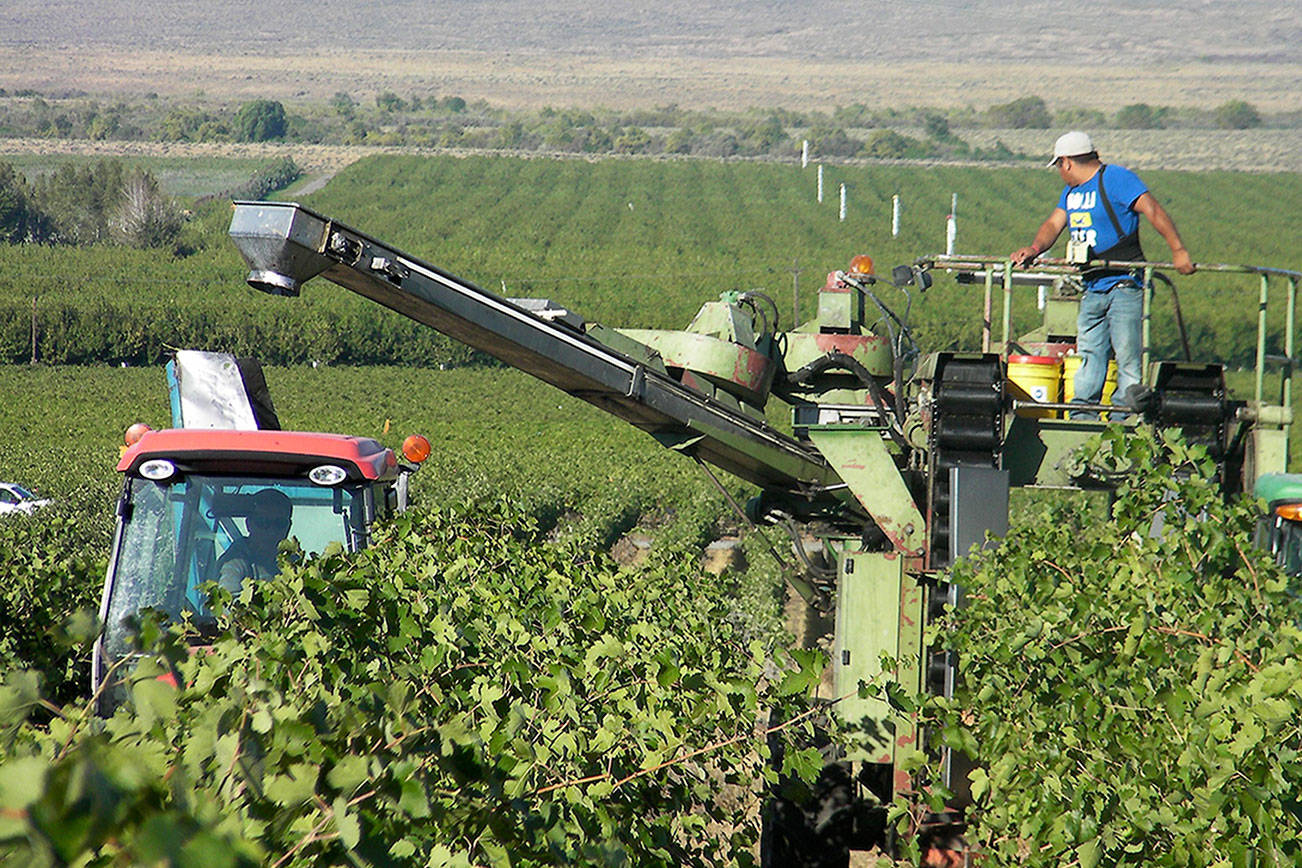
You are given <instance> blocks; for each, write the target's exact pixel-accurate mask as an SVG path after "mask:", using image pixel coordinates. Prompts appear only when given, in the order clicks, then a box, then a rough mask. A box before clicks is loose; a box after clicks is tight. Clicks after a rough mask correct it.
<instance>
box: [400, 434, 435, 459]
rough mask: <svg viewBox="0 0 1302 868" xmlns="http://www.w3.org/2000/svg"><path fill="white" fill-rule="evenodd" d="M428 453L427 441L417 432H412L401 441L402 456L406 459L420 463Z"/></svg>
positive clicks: (427, 456)
mask: <svg viewBox="0 0 1302 868" xmlns="http://www.w3.org/2000/svg"><path fill="white" fill-rule="evenodd" d="M429 453H430V446H429V441H428V440H426V439H425V438H424V437H422V436H421V435H419V434H412V435H411V436H410V437H408V438H407V439H406V440H404V441H402V457H404V458H406V459H407V460H408V461H411V462H414V463H416V464H420V463H421V462H422V461H424V460H425V459H426V458H429Z"/></svg>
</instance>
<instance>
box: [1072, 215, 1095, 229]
mask: <svg viewBox="0 0 1302 868" xmlns="http://www.w3.org/2000/svg"><path fill="white" fill-rule="evenodd" d="M1093 225H1094V218H1093V215H1091V214H1090V212H1088V211H1074V212H1072V215H1071V228H1072V229H1088V228H1089V227H1091V226H1093Z"/></svg>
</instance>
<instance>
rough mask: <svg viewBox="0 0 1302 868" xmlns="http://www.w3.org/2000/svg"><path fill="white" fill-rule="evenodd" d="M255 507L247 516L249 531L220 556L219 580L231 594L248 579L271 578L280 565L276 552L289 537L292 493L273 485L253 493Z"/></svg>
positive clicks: (252, 504)
mask: <svg viewBox="0 0 1302 868" xmlns="http://www.w3.org/2000/svg"><path fill="white" fill-rule="evenodd" d="M251 506H252V508H251V509H250V510H249V514H248V516H247V517H246V518H245V519H244V526H245V528H247V531H248V534H247V535H246V536H244V537H243V538H241V539H237V540H235V541H234V542H232V543H231V545H230V547H229V548H227V549H226V551H224V552H222V556H221V557H220V558H218V559H217V569H218V576H217V581H218V582H219V583H220V584H221V586H222V587H223V588H225V589H226V590H228V591H230V592H231V593H232V594H238V593H239V592H240V584H241V583H242V582H243V581H244V580H245V579H246V578H248V579H269V578H271V577H272V576H274V575H276V573H277V572H278V571H279V569H280V568H279V566H278V565H277V563H276V554H277V552H278V551H279V549H280V541H281V540H283V539H285V538H286V537H288V536H289V525H290V520H291V518H290V517H291V515H292V513H293V511H294V505H293V504H292V503H291V502H290V499H289V496H288V495H286V494H285V493H284V492H283V491H277V490H276V489H274V488H264V489H262V490H261V491H259V492H257V493H256V494H254V495H253V498H252V503H251Z"/></svg>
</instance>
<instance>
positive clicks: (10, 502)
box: [0, 482, 50, 515]
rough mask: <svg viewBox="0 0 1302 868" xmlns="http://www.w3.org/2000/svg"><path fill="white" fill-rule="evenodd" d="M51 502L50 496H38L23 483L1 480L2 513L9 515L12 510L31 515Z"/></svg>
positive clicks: (0, 508)
mask: <svg viewBox="0 0 1302 868" xmlns="http://www.w3.org/2000/svg"><path fill="white" fill-rule="evenodd" d="M49 502H50V501H49V499H48V498H44V497H37V496H36V495H34V494H32V493H31V492H30V491H28V490H27V489H26V488H23V487H22V486H21V485H16V484H14V483H12V482H0V515H8V514H9V513H12V512H22V513H26V514H27V515H31V514H32V513H33V512H35V511H36V510H38V509H40V508H41V507H42V506H45V505H46V504H48V503H49Z"/></svg>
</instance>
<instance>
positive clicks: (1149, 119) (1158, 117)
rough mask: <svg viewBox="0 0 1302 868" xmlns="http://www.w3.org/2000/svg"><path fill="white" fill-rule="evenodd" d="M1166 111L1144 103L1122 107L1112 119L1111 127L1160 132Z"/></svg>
mask: <svg viewBox="0 0 1302 868" xmlns="http://www.w3.org/2000/svg"><path fill="white" fill-rule="evenodd" d="M1165 115H1166V109H1164V108H1161V107H1154V106H1151V105H1149V104H1148V103H1144V102H1137V103H1132V104H1131V105H1127V106H1122V107H1121V108H1119V109H1118V110H1117V114H1116V117H1115V118H1113V121H1112V123H1113V126H1116V127H1118V128H1119V129H1123V130H1160V129H1161V128H1162V127H1163V126H1165V124H1164V123H1163V118H1164V116H1165Z"/></svg>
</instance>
